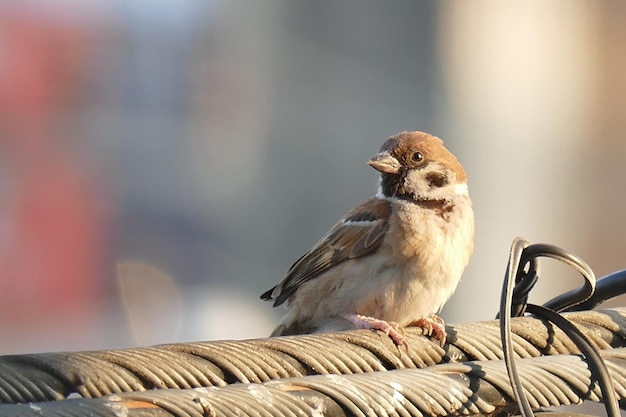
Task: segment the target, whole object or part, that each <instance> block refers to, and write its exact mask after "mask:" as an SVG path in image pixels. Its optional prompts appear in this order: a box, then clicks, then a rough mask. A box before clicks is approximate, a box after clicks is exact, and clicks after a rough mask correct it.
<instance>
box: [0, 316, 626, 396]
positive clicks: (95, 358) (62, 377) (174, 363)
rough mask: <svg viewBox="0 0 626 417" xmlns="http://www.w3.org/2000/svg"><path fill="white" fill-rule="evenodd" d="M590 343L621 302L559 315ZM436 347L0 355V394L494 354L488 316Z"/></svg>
mask: <svg viewBox="0 0 626 417" xmlns="http://www.w3.org/2000/svg"><path fill="white" fill-rule="evenodd" d="M566 317H568V318H569V319H570V320H571V321H572V322H574V323H575V324H576V325H577V326H578V327H579V328H580V329H581V331H582V332H583V333H584V334H585V335H586V336H587V337H589V338H591V340H592V343H593V344H594V346H595V347H596V348H598V349H608V348H611V347H619V346H624V345H625V344H626V342H625V340H624V335H626V309H614V310H606V311H601V312H596V311H586V312H576V313H567V314H566ZM511 329H512V332H513V334H512V335H511V337H512V340H513V342H514V343H513V345H514V347H515V354H516V355H517V356H519V357H522V358H524V357H534V356H540V355H545V354H547V355H556V354H567V353H576V352H578V349H577V348H576V346H575V345H574V344H573V343H572V342H571V341H570V340H569V338H568V337H567V336H566V335H565V333H564V332H563V331H562V330H561V329H559V328H556V327H554V326H552V325H550V324H549V323H547V322H546V321H542V320H538V319H535V318H531V317H519V318H515V319H514V320H513V321H512V325H511ZM448 333H449V343H448V345H446V349H445V350H443V349H442V348H441V347H439V346H438V344H437V343H434V342H433V341H431V340H430V339H428V338H426V337H423V336H422V335H421V329H418V328H409V329H407V340H408V342H409V343H408V348H406V349H405V348H398V347H397V346H395V345H394V344H393V343H392V342H391V341H389V340H388V338H386V337H384V335H380V334H378V333H376V332H371V331H363V330H360V331H352V332H341V333H331V334H321V335H304V336H290V337H283V338H269V339H258V340H249V341H228V342H204V343H200V342H196V343H180V344H170V345H161V346H154V347H150V348H135V349H120V350H109V351H94V352H69V353H45V354H28V355H9V356H0V402H1V403H15V402H35V401H54V400H60V399H63V398H66V397H67V396H68V395H70V394H71V393H73V392H75V393H78V394H79V395H81V396H83V397H99V396H104V395H109V394H114V393H119V392H129V391H144V390H150V389H155V388H174V389H181V388H196V387H203V386H224V385H228V384H231V383H235V382H240V383H242V382H243V383H245V382H256V383H258V382H266V381H269V380H273V379H278V378H287V377H298V376H306V375H314V374H330V373H363V372H377V371H385V370H390V369H405V368H416V367H417V368H423V367H427V366H432V365H435V364H437V363H442V362H458V361H472V360H497V359H501V358H502V357H503V353H502V349H501V345H500V344H499V343H498V337H499V336H498V334H499V327H498V323H497V321H488V322H481V323H467V324H459V325H456V326H449V327H448Z"/></svg>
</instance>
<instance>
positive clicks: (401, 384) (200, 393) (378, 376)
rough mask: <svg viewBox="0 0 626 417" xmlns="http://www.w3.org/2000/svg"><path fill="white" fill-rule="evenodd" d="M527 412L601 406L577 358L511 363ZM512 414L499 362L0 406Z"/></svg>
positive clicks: (72, 411) (156, 411) (30, 410)
mask: <svg viewBox="0 0 626 417" xmlns="http://www.w3.org/2000/svg"><path fill="white" fill-rule="evenodd" d="M601 356H602V357H603V358H604V359H605V360H606V362H607V365H608V366H607V368H608V370H609V373H610V377H611V378H612V380H613V381H614V383H615V385H616V388H617V390H616V393H617V395H618V396H619V397H620V399H622V400H623V399H624V398H625V397H624V395H625V394H626V387H625V386H624V384H625V383H626V375H625V374H626V369H625V368H624V364H625V363H626V348H618V349H612V350H609V351H602V352H601ZM518 369H519V371H520V379H521V384H522V386H523V387H524V390H525V393H526V395H527V396H528V398H529V402H530V404H531V405H532V407H533V408H536V409H540V408H547V407H554V406H560V405H571V404H579V403H581V402H582V401H583V400H590V401H596V402H598V401H601V400H602V399H603V397H602V393H601V389H600V387H599V385H598V384H597V383H596V382H595V381H594V378H593V376H592V373H591V371H590V370H589V368H588V366H587V364H586V362H585V361H584V360H583V358H582V357H581V355H554V356H541V357H534V358H524V359H520V360H519V361H518ZM514 409H515V402H514V394H513V389H512V387H511V385H510V383H509V381H508V376H507V369H506V364H505V363H504V361H502V360H490V361H471V362H464V363H450V364H439V365H433V366H430V367H426V368H423V369H399V370H390V371H381V372H368V373H362V374H349V375H330V374H329V375H315V376H306V377H294V378H283V379H277V380H273V381H268V382H264V383H260V384H254V383H253V384H231V385H228V386H222V387H207V388H196V389H180V390H173V389H161V390H150V391H143V392H140V391H137V392H130V393H122V394H116V395H110V396H105V397H101V398H96V399H87V398H79V399H69V400H64V401H57V402H44V403H31V404H19V405H16V404H5V405H0V416H7V417H8V416H11V417H14V416H18V415H19V416H25V417H28V416H40V415H46V416H49V415H54V416H56V415H74V416H76V417H80V416H93V415H118V416H119V415H126V416H128V417H134V416H148V415H151V416H154V415H169V416H177V417H178V416H180V417H182V416H185V417H192V416H255V417H266V416H267V417H269V416H272V417H274V416H275V417H283V416H298V417H299V416H305V415H327V416H330V417H342V416H348V415H351V416H379V415H389V416H443V415H467V416H474V415H476V416H478V415H502V414H503V413H510V412H512V411H513V410H514Z"/></svg>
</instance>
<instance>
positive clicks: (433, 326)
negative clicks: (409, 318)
mask: <svg viewBox="0 0 626 417" xmlns="http://www.w3.org/2000/svg"><path fill="white" fill-rule="evenodd" d="M410 325H411V326H417V327H421V328H422V329H424V330H425V333H426V335H427V336H433V337H434V338H435V339H437V340H439V344H440V345H441V347H443V346H444V345H445V344H446V337H447V333H446V323H445V322H444V321H443V319H442V318H441V317H439V316H437V315H435V314H432V313H431V314H429V315H427V316H425V317H422V318H420V319H417V320H415V321H414V322H413V323H411V324H410Z"/></svg>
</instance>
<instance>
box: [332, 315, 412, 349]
mask: <svg viewBox="0 0 626 417" xmlns="http://www.w3.org/2000/svg"><path fill="white" fill-rule="evenodd" d="M343 317H344V318H345V319H346V320H348V321H349V322H350V323H352V324H354V325H355V326H356V328H357V329H366V330H380V331H382V332H384V333H385V334H386V335H387V336H389V338H390V339H391V340H392V341H393V343H395V344H396V345H397V346H404V345H406V341H405V340H404V329H403V328H402V327H401V326H400V325H399V324H398V323H396V322H395V321H385V320H380V319H377V318H374V317H368V316H363V315H361V314H344V315H343Z"/></svg>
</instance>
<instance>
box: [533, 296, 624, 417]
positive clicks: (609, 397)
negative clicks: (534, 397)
mask: <svg viewBox="0 0 626 417" xmlns="http://www.w3.org/2000/svg"><path fill="white" fill-rule="evenodd" d="M527 311H528V312H529V313H530V314H533V315H535V316H537V317H540V318H543V319H546V320H548V321H550V322H552V323H554V324H556V325H557V326H558V327H559V328H560V329H561V330H563V332H565V334H567V335H568V337H569V338H570V339H572V341H573V342H574V343H575V344H576V347H577V348H578V349H580V351H581V352H582V354H583V355H585V361H586V362H587V364H588V365H589V369H590V370H591V375H592V376H594V377H595V379H596V381H597V382H598V385H599V386H600V391H602V399H603V403H604V407H605V408H606V412H607V415H608V416H609V417H614V416H615V417H619V415H620V412H619V405H618V402H617V396H616V395H615V387H614V386H613V380H612V379H611V375H609V371H608V369H607V368H606V365H605V363H604V361H603V360H602V358H601V357H600V355H599V354H598V351H597V350H596V349H595V348H594V347H593V346H592V345H591V344H590V343H589V340H588V339H587V337H586V336H585V335H584V334H582V333H581V331H580V330H578V327H576V326H574V324H573V323H572V322H571V321H569V320H567V319H566V318H565V317H563V316H562V315H560V314H559V313H557V312H556V311H554V310H551V309H549V308H547V307H542V306H538V305H535V304H528V306H527Z"/></svg>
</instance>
